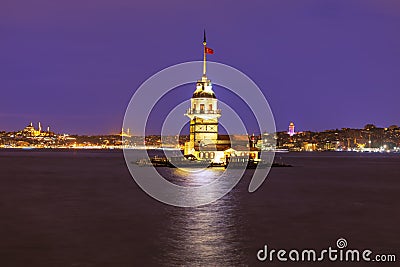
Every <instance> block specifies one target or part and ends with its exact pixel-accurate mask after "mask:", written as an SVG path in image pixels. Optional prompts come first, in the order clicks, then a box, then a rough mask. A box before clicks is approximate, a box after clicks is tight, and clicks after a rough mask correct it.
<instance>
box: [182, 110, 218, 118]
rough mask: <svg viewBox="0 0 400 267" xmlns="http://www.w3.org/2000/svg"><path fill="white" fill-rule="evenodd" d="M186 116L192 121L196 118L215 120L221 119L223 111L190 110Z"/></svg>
mask: <svg viewBox="0 0 400 267" xmlns="http://www.w3.org/2000/svg"><path fill="white" fill-rule="evenodd" d="M185 115H186V116H188V117H189V118H190V119H193V118H194V117H199V118H204V119H215V118H219V117H221V110H220V109H215V110H199V109H192V108H189V109H187V110H186V113H185Z"/></svg>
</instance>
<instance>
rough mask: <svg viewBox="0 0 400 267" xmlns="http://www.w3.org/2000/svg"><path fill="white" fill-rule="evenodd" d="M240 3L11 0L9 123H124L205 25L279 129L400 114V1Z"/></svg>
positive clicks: (1, 29)
mask: <svg viewBox="0 0 400 267" xmlns="http://www.w3.org/2000/svg"><path fill="white" fill-rule="evenodd" d="M188 2H190V3H189V4H188ZM233 2H234V1H230V0H229V1H206V0H202V1H161V0H159V1H140V2H139V1H128V0H124V1H118V0H114V1H102V0H97V1H84V0H83V1H82V0H79V1H75V0H72V1H71V0H70V1H54V0H46V1H41V0H38V1H28V0H27V1H18V0H3V1H1V3H0V51H1V52H0V92H1V95H0V130H16V129H21V128H23V127H24V126H25V125H26V124H28V123H29V122H30V121H34V122H37V121H41V122H42V124H43V125H44V126H47V125H48V124H50V125H51V126H52V128H53V129H54V130H55V131H56V132H69V133H81V134H95V133H105V134H107V133H112V132H117V131H118V130H119V128H120V127H121V124H122V119H123V114H124V112H125V108H126V105H127V104H128V102H129V99H130V97H131V96H132V94H133V93H134V91H135V89H136V88H137V87H138V86H139V85H140V84H141V83H142V82H143V81H144V80H146V79H147V78H149V77H150V76H151V75H152V74H154V73H155V72H157V71H159V70H162V69H163V68H165V67H167V66H170V65H174V64H177V63H181V62H185V61H192V60H201V59H202V44H201V41H202V31H203V28H206V29H207V37H208V44H209V46H210V47H211V48H213V49H214V51H215V54H214V55H212V56H210V59H211V60H213V61H217V62H221V63H225V64H228V65H231V66H233V67H235V68H237V69H239V70H241V71H243V72H244V73H246V74H247V75H248V76H249V77H251V78H252V79H253V80H254V81H255V82H256V83H257V84H258V86H259V87H260V88H261V89H262V90H263V92H264V94H265V96H266V98H267V100H268V101H269V103H270V105H271V108H272V111H273V113H274V115H275V119H276V124H277V129H278V130H284V129H286V128H287V126H288V124H289V122H290V121H294V122H295V124H296V127H297V129H299V130H307V129H309V130H323V129H330V128H341V127H362V126H363V125H365V124H366V123H370V122H371V123H375V124H377V125H378V126H389V125H391V124H400V116H399V115H400V112H399V99H400V34H399V30H400V2H399V1H396V0H393V1H385V0H376V1H366V0H362V1H361V0H360V1H349V0H343V1H341V0H332V1H319V0H315V1H237V2H241V4H239V3H233ZM200 75H201V73H199V77H200ZM193 90H194V88H190V87H189V88H188V89H187V90H186V91H183V93H182V94H181V97H183V98H189V97H190V96H191V94H192V92H193ZM216 94H217V96H218V97H221V98H223V97H224V95H223V94H224V93H223V92H222V91H221V92H220V94H218V91H217V90H216Z"/></svg>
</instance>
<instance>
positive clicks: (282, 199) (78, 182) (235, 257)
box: [0, 150, 400, 266]
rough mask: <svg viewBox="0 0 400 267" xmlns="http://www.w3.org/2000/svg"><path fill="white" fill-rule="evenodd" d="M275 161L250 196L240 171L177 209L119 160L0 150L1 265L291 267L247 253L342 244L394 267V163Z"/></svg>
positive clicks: (109, 155) (395, 158)
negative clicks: (215, 196) (219, 189)
mask: <svg viewBox="0 0 400 267" xmlns="http://www.w3.org/2000/svg"><path fill="white" fill-rule="evenodd" d="M280 156H281V157H282V160H283V161H284V162H285V163H289V164H292V165H294V167H292V168H273V169H272V170H271V173H270V174H269V176H268V179H267V180H266V181H265V182H264V184H263V185H262V186H261V188H260V189H259V190H257V191H256V192H255V193H251V194H250V193H248V192H247V187H248V183H249V181H250V179H251V173H252V170H248V171H247V172H246V175H245V177H244V178H243V179H242V180H241V182H240V183H239V184H238V185H237V186H236V187H235V188H234V190H233V191H231V192H230V193H229V194H228V195H226V196H225V197H224V198H222V199H220V200H218V201H216V202H214V203H212V204H209V205H206V206H202V207H198V208H177V207H172V206H167V205H165V204H162V203H159V202H157V201H155V200H154V199H152V198H150V197H149V196H147V195H146V194H145V193H144V192H143V191H142V190H141V189H140V188H139V187H138V186H137V185H136V183H135V182H134V181H133V179H132V178H131V177H130V174H129V172H128V170H127V167H126V166H125V161H124V159H123V156H122V152H121V151H46V150H41V151H40V150H39V151H15V150H14V151H13V150H11V151H10V150H8V151H4V150H3V151H0V241H1V242H0V266H158V265H159V266H254V265H260V266H294V264H293V263H292V262H289V263H286V264H285V263H279V262H277V260H276V258H275V260H274V261H273V262H272V263H271V262H259V261H258V260H257V257H256V253H257V251H258V250H259V249H261V248H262V247H263V246H264V245H265V244H267V245H268V246H269V247H271V248H275V249H281V248H283V249H286V250H290V249H293V248H298V249H304V248H313V249H317V250H318V249H324V248H327V247H329V246H331V247H336V240H337V239H338V238H340V237H343V238H345V239H346V240H347V242H348V247H349V248H354V249H360V250H363V249H366V248H368V249H371V250H372V251H373V252H374V253H382V254H384V253H386V254H397V258H398V259H397V263H399V260H400V252H399V248H400V214H399V204H400V155H393V154H391V155H389V154H361V153H354V154H353V153H287V154H282V155H279V156H278V157H280ZM222 171H223V170H221V169H213V170H208V174H207V176H208V175H209V176H210V177H212V176H213V175H219V174H220V172H222ZM160 172H163V173H166V174H167V175H169V176H171V177H175V178H176V179H177V180H178V181H177V182H178V183H182V182H183V183H185V181H186V182H188V183H190V182H192V181H190V180H189V179H188V178H185V177H182V176H180V175H181V174H180V173H179V170H176V169H167V168H165V169H162V170H160ZM175 178H173V179H175ZM185 179H186V180H185ZM311 265H314V266H315V265H316V266H343V263H341V264H339V263H331V262H328V261H325V262H323V263H320V264H318V263H314V264H311ZM344 265H345V266H396V264H393V263H392V264H390V263H382V264H378V263H358V264H357V263H354V262H353V263H347V264H344Z"/></svg>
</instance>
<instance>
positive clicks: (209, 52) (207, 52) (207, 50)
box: [205, 46, 214, 54]
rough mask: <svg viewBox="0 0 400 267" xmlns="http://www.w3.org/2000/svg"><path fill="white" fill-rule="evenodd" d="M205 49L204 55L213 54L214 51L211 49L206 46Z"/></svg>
mask: <svg viewBox="0 0 400 267" xmlns="http://www.w3.org/2000/svg"><path fill="white" fill-rule="evenodd" d="M205 49H206V54H214V50H212V49H211V48H209V47H207V46H206V47H205Z"/></svg>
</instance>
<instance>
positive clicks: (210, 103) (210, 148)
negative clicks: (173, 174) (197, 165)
mask: <svg viewBox="0 0 400 267" xmlns="http://www.w3.org/2000/svg"><path fill="white" fill-rule="evenodd" d="M206 44H207V43H206V35H205V32H204V40H203V46H204V50H203V76H202V77H201V79H200V80H198V81H197V83H196V90H195V92H194V93H193V96H192V98H191V100H190V108H189V109H188V110H187V111H186V113H185V115H186V116H187V117H189V118H190V135H189V141H188V142H186V143H185V147H184V155H185V156H190V157H192V156H194V157H195V158H196V159H199V160H209V161H211V162H213V163H222V162H226V161H228V160H229V159H230V158H231V157H248V158H251V159H258V157H259V149H258V148H256V147H255V145H256V142H257V140H255V136H254V135H253V136H252V137H251V139H250V140H249V137H248V136H247V135H230V136H221V135H218V119H219V118H220V117H221V110H220V109H218V100H217V97H216V96H215V93H214V91H213V90H212V83H211V81H210V80H209V79H208V78H207V75H206V54H213V50H212V49H210V48H208V47H207V46H206ZM249 141H251V146H250V145H249Z"/></svg>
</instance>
